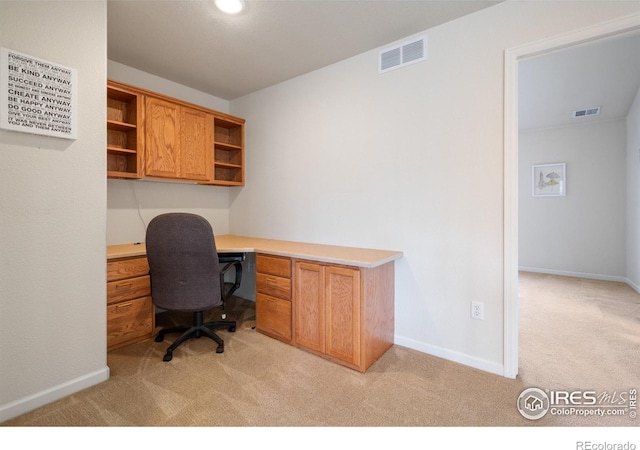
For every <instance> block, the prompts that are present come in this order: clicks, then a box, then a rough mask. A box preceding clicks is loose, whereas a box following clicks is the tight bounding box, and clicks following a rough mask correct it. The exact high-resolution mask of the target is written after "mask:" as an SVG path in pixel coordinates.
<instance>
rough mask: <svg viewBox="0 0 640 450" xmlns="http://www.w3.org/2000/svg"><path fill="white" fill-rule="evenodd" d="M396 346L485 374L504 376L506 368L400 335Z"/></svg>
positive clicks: (395, 337) (396, 338) (396, 337)
mask: <svg viewBox="0 0 640 450" xmlns="http://www.w3.org/2000/svg"><path fill="white" fill-rule="evenodd" d="M394 344H396V345H401V346H403V347H407V348H410V349H413V350H417V351H419V352H422V353H426V354H428V355H432V356H436V357H438V358H442V359H446V360H448V361H453V362H455V363H459V364H463V365H465V366H469V367H473V368H474V369H479V370H482V371H484V372H489V373H493V374H496V375H501V376H504V366H503V365H502V364H498V363H495V362H491V361H487V360H486V359H481V358H476V357H474V356H470V355H467V354H464V353H460V352H455V351H452V350H448V349H446V348H442V347H438V346H436V345H431V344H427V343H425V342H419V341H416V340H414V339H410V338H406V337H403V336H398V335H395V336H394Z"/></svg>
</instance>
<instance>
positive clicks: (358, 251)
mask: <svg viewBox="0 0 640 450" xmlns="http://www.w3.org/2000/svg"><path fill="white" fill-rule="evenodd" d="M215 240H216V248H217V250H218V252H219V253H234V252H248V253H253V252H255V253H267V254H270V255H278V256H287V257H290V258H300V259H310V260H313V261H320V262H327V263H333V264H345V265H349V266H356V267H376V266H380V265H382V264H386V263H388V262H391V261H394V260H396V259H399V258H401V257H402V252H399V251H392V250H376V249H368V248H357V247H343V246H336V245H323V244H308V243H304V242H292V241H279V240H273V239H261V238H253V237H246V236H235V235H231V234H225V235H221V236H216V237H215ZM145 254H146V247H145V244H144V243H135V244H134V243H131V244H118V245H109V246H107V259H116V258H125V257H132V256H143V255H145Z"/></svg>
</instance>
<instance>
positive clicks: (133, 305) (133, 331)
mask: <svg viewBox="0 0 640 450" xmlns="http://www.w3.org/2000/svg"><path fill="white" fill-rule="evenodd" d="M152 333H153V304H152V303H151V297H143V298H138V299H135V300H129V301H125V302H120V303H116V304H114V305H109V306H107V350H111V349H113V348H115V347H119V346H121V345H123V344H126V343H129V342H131V341H135V340H141V339H142V338H147V337H151V334H152Z"/></svg>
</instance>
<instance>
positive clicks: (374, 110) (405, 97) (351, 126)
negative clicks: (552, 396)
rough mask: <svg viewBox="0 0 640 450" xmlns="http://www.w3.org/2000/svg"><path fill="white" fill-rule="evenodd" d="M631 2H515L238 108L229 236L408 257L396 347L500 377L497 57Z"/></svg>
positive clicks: (251, 98)
mask: <svg viewBox="0 0 640 450" xmlns="http://www.w3.org/2000/svg"><path fill="white" fill-rule="evenodd" d="M638 10H640V4H638V3H637V2H633V3H620V2H615V3H613V2H601V3H600V2H587V3H585V2H580V3H573V2H506V3H502V4H499V5H497V6H494V7H492V8H489V9H487V10H484V11H480V12H478V13H476V14H473V15H470V16H467V17H464V18H462V19H459V20H456V21H453V22H450V23H448V24H445V25H442V26H439V27H436V28H433V29H431V30H428V33H427V36H428V42H429V51H428V53H429V58H428V60H427V61H425V62H422V63H419V64H415V65H412V66H409V67H406V68H404V69H400V70H395V71H391V72H388V73H385V74H384V75H378V73H377V70H376V65H377V56H378V55H377V51H371V52H366V53H364V54H362V55H358V56H356V57H354V58H350V59H348V60H345V61H342V62H340V63H337V64H334V65H332V66H329V67H326V68H323V69H321V70H318V71H315V72H313V73H310V74H307V75H304V76H301V77H298V78H296V79H293V80H290V81H288V82H285V83H282V84H279V85H276V86H273V87H271V88H268V89H264V90H262V91H260V92H257V93H254V94H252V95H248V96H246V97H243V98H240V99H237V100H234V101H232V102H231V113H232V114H236V115H239V116H242V117H245V118H246V119H247V123H248V124H250V126H248V127H247V137H246V143H247V180H248V182H247V186H245V187H244V188H242V189H235V188H232V193H231V217H230V220H231V230H232V231H233V232H234V233H237V234H248V235H254V236H259V237H268V238H285V239H297V240H303V241H312V242H323V243H328V244H345V245H354V246H364V247H375V248H386V249H397V250H402V251H403V252H404V253H405V257H404V258H403V259H402V260H400V261H398V262H397V263H396V277H395V282H396V285H395V286H396V295H395V298H396V311H395V315H396V318H395V326H396V336H395V342H396V343H397V344H400V345H405V346H408V347H412V348H416V349H418V350H421V351H425V352H428V353H431V354H435V355H438V356H443V357H445V358H448V359H451V360H454V361H459V362H463V363H465V364H469V365H472V366H474V367H478V368H481V369H483V370H488V371H492V372H495V373H503V263H504V258H503V181H502V180H503V111H504V106H503V102H504V73H503V72H504V51H505V49H508V48H513V47H516V46H519V45H523V44H526V43H529V42H533V41H537V40H541V39H544V38H546V37H549V36H553V35H558V34H561V33H565V32H567V31H570V30H575V29H580V28H583V27H586V26H588V25H591V24H595V23H600V22H603V21H607V20H609V19H612V18H615V17H619V16H622V15H626V14H630V13H633V12H637V11H638ZM472 300H479V301H482V302H484V303H485V320H484V321H477V320H471V319H470V302H471V301H472Z"/></svg>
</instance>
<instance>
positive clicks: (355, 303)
mask: <svg viewBox="0 0 640 450" xmlns="http://www.w3.org/2000/svg"><path fill="white" fill-rule="evenodd" d="M393 276H394V271H393V263H387V264H384V265H381V266H378V267H375V268H358V267H347V266H340V265H333V264H324V263H318V262H314V261H302V260H296V261H295V262H294V275H293V277H294V286H295V287H294V294H293V319H292V324H293V338H292V341H293V344H294V345H296V346H298V347H300V348H303V349H306V350H308V351H311V352H313V353H316V354H318V355H320V356H323V357H325V358H328V359H331V360H332V361H335V362H338V363H340V364H342V365H345V366H347V367H351V368H353V369H356V370H359V371H361V372H364V371H366V370H367V369H368V368H369V367H370V366H371V364H373V363H374V362H375V361H376V360H377V359H378V358H379V357H380V356H381V355H382V354H383V353H384V352H385V351H387V350H388V349H389V347H391V345H393V334H394V306H393V305H394V301H393V295H394V292H393V291H394V290H393V282H394V280H393Z"/></svg>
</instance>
